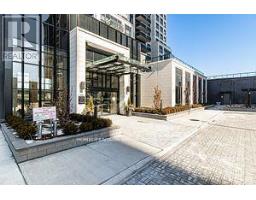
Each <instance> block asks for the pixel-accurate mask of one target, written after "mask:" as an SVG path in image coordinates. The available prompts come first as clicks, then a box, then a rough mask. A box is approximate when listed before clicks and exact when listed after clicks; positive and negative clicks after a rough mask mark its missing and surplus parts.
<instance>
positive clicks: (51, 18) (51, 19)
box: [42, 15, 55, 25]
mask: <svg viewBox="0 0 256 200" xmlns="http://www.w3.org/2000/svg"><path fill="white" fill-rule="evenodd" d="M54 16H55V15H42V22H43V23H47V24H52V25H53V24H54Z"/></svg>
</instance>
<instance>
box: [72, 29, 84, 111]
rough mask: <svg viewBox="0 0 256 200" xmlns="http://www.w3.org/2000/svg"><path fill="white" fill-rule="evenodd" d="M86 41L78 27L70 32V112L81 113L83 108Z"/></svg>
mask: <svg viewBox="0 0 256 200" xmlns="http://www.w3.org/2000/svg"><path fill="white" fill-rule="evenodd" d="M85 54H86V41H85V40H84V39H83V38H82V37H81V36H80V35H79V31H78V29H77V28H76V29H73V30H72V31H71V33H70V112H71V113H82V112H83V110H84V109H85V102H84V100H85V88H86V81H85V77H86V74H85V73H86V66H85V61H86V58H85Z"/></svg>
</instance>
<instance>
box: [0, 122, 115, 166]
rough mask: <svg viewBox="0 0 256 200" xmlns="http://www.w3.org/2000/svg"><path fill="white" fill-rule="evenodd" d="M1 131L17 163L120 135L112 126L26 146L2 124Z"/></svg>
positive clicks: (38, 141) (24, 142)
mask: <svg viewBox="0 0 256 200" xmlns="http://www.w3.org/2000/svg"><path fill="white" fill-rule="evenodd" d="M1 129H2V132H3V134H4V137H5V139H6V141H7V143H8V145H9V147H10V149H11V151H12V153H13V156H14V158H15V160H16V162H17V163H21V162H24V161H27V160H31V159H34V158H39V157H43V156H47V155H49V154H52V153H56V152H60V151H63V150H67V149H71V148H74V147H78V146H81V145H85V144H89V143H92V142H95V141H99V140H103V139H106V138H109V137H111V136H113V135H116V134H119V133H120V131H119V127H117V126H113V127H108V128H102V129H98V130H93V131H89V132H84V133H79V134H76V135H68V136H61V137H55V138H52V139H48V140H37V141H33V143H31V144H28V143H26V141H25V140H23V139H21V138H19V137H17V136H16V135H14V134H13V132H14V131H13V129H11V128H8V127H7V126H6V124H4V123H2V124H1Z"/></svg>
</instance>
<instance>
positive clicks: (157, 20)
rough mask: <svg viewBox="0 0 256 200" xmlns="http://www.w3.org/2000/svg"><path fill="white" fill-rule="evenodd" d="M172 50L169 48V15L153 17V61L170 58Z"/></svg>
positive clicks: (155, 15)
mask: <svg viewBox="0 0 256 200" xmlns="http://www.w3.org/2000/svg"><path fill="white" fill-rule="evenodd" d="M170 55H171V49H170V47H168V46H167V15H164V14H154V15H151V60H152V61H158V60H163V59H168V58H170Z"/></svg>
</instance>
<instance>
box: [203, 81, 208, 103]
mask: <svg viewBox="0 0 256 200" xmlns="http://www.w3.org/2000/svg"><path fill="white" fill-rule="evenodd" d="M204 87H205V94H204V95H205V97H204V99H205V102H204V103H207V95H208V94H207V78H206V79H205V86H204Z"/></svg>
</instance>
